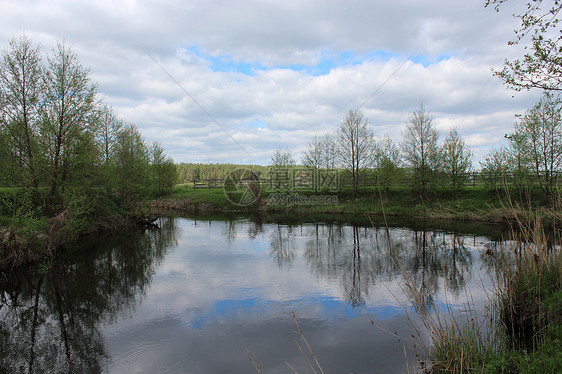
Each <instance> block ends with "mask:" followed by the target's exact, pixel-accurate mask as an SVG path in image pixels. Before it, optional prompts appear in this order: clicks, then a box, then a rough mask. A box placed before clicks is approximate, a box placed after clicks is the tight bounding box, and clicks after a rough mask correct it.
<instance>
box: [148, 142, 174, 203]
mask: <svg viewBox="0 0 562 374" xmlns="http://www.w3.org/2000/svg"><path fill="white" fill-rule="evenodd" d="M150 164H151V165H150V166H151V170H150V171H151V178H152V188H153V191H154V193H156V195H162V194H164V193H169V192H171V191H172V187H173V186H174V183H175V181H176V179H177V172H176V168H175V166H174V162H173V161H172V159H171V158H166V155H165V154H164V148H162V145H161V144H160V143H158V142H153V143H152V146H151V147H150Z"/></svg>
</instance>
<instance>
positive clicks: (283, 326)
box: [0, 217, 498, 373]
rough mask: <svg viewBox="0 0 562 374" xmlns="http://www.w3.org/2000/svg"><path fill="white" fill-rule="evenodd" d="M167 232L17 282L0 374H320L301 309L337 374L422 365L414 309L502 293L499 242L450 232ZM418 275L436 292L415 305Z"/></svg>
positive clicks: (168, 221)
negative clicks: (496, 264) (496, 277)
mask: <svg viewBox="0 0 562 374" xmlns="http://www.w3.org/2000/svg"><path fill="white" fill-rule="evenodd" d="M159 224H160V227H161V228H160V229H158V230H150V231H146V232H131V233H127V234H124V235H119V236H116V235H114V236H106V237H103V238H96V239H95V240H93V239H91V240H89V241H88V242H87V243H84V244H83V245H82V246H81V247H80V248H78V249H76V250H74V251H72V252H71V253H67V254H65V255H64V256H63V257H62V258H60V259H59V260H57V261H55V262H53V263H52V264H45V265H44V266H41V267H40V268H39V270H35V271H20V272H17V273H14V274H11V275H9V276H8V275H4V279H3V280H2V281H1V283H0V289H1V297H2V299H1V306H0V317H1V320H0V321H1V322H0V348H1V351H2V358H0V360H1V364H0V365H1V366H0V369H3V370H4V371H6V372H14V373H19V372H22V373H23V372H26V373H28V372H37V373H39V372H53V373H59V372H70V373H76V372H83V373H102V372H103V373H252V372H257V370H256V369H255V368H254V366H253V364H252V362H251V360H253V361H254V363H255V364H257V365H258V366H259V368H260V369H261V370H262V371H263V372H264V373H292V372H293V371H292V369H291V367H292V368H294V369H295V370H296V371H298V372H299V373H309V372H310V373H311V372H312V370H311V369H310V368H309V366H308V364H307V362H306V360H305V358H304V357H303V355H302V353H301V352H300V350H299V347H298V346H297V344H296V343H295V341H296V342H298V343H299V345H300V346H301V348H303V349H304V350H305V351H306V352H307V353H308V351H307V350H306V346H305V345H304V344H303V342H302V340H301V339H300V336H299V334H298V332H297V327H296V325H295V321H294V319H293V314H294V315H295V316H296V320H297V321H298V323H299V325H300V327H301V329H302V331H303V332H304V334H305V336H306V339H307V341H308V343H309V344H310V346H311V348H312V350H313V351H314V354H315V356H316V358H317V359H318V361H319V363H320V365H321V366H322V368H323V369H324V371H325V372H331V373H347V372H354V373H373V372H379V373H392V372H397V373H398V372H407V368H406V365H407V363H408V361H409V362H410V365H412V364H413V363H415V362H416V358H415V355H414V352H413V351H412V349H413V345H412V344H410V343H409V342H407V339H400V338H399V337H405V338H408V337H410V335H411V326H410V325H409V322H408V321H409V319H408V318H407V316H406V312H409V313H410V314H411V315H413V316H415V315H416V313H418V312H421V313H423V312H424V311H426V310H432V309H435V308H437V309H440V308H441V309H443V308H444V305H445V304H446V303H450V304H451V306H452V309H453V310H457V311H462V310H464V309H465V308H466V305H465V302H466V297H467V294H469V295H470V296H471V299H472V302H473V307H474V308H481V307H482V306H483V305H484V304H485V302H486V300H487V294H486V293H487V292H489V290H490V289H491V288H492V285H493V282H492V281H491V280H490V274H492V273H493V267H492V264H491V261H490V260H489V258H488V257H489V256H487V255H485V251H486V249H488V248H491V247H494V246H496V245H497V244H498V243H497V241H496V240H493V239H491V238H490V236H488V235H486V236H484V235H481V234H478V235H476V234H467V233H463V234H460V233H456V232H454V231H450V230H440V229H422V228H419V227H417V228H413V229H412V228H408V227H391V228H388V229H387V228H386V227H384V226H381V227H378V228H376V227H372V226H360V225H357V224H343V223H295V221H294V219H293V222H292V223H279V222H277V223H276V222H264V220H262V219H227V220H222V219H205V218H204V219H201V218H197V219H196V218H172V217H168V218H163V219H160V221H159ZM405 279H408V281H409V283H410V285H411V287H412V289H414V290H416V292H417V293H418V294H420V295H422V298H421V300H418V302H417V303H415V302H413V301H412V299H411V298H410V297H409V296H410V292H409V291H408V290H409V288H408V287H406V286H405V285H406V282H405ZM413 319H414V320H415V317H414V318H413ZM405 349H406V358H405V353H404V350H405ZM308 356H309V358H311V356H310V354H308ZM289 365H290V367H289ZM410 370H412V369H411V368H410ZM0 371H2V370H0Z"/></svg>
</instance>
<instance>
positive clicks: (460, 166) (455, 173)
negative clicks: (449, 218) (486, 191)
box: [441, 129, 472, 194]
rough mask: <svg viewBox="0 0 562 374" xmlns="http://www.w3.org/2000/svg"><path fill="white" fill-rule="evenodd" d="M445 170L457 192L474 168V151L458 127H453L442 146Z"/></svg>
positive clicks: (451, 185)
mask: <svg viewBox="0 0 562 374" xmlns="http://www.w3.org/2000/svg"><path fill="white" fill-rule="evenodd" d="M441 152H442V165H443V171H444V172H445V175H446V177H447V178H448V180H449V186H450V187H451V188H452V189H453V192H454V193H455V194H457V193H458V192H459V191H460V190H461V189H462V187H463V186H464V183H465V182H466V181H467V180H468V176H469V173H470V171H471V170H472V151H471V150H470V148H469V147H468V146H467V145H466V144H465V143H464V140H463V138H462V137H461V135H460V134H459V132H458V131H457V129H451V131H450V132H449V134H448V135H447V137H446V138H445V140H444V141H443V146H442V147H441Z"/></svg>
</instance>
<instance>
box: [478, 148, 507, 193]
mask: <svg viewBox="0 0 562 374" xmlns="http://www.w3.org/2000/svg"><path fill="white" fill-rule="evenodd" d="M480 167H481V168H482V175H483V177H484V180H485V181H486V183H487V184H488V185H489V186H491V187H493V188H495V189H497V190H499V189H501V188H502V187H505V186H507V184H508V182H509V173H510V160H509V151H508V149H506V147H499V148H495V149H492V150H491V151H490V152H489V153H488V155H487V157H486V158H485V160H484V162H480Z"/></svg>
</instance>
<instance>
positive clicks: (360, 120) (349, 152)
mask: <svg viewBox="0 0 562 374" xmlns="http://www.w3.org/2000/svg"><path fill="white" fill-rule="evenodd" d="M336 144H337V155H338V160H339V162H340V164H341V166H342V167H343V168H344V169H346V170H347V171H348V172H349V173H350V174H351V180H352V186H353V190H354V191H357V188H358V187H359V177H360V173H361V171H362V170H363V169H364V168H365V167H367V166H368V165H369V164H370V163H371V161H372V156H373V149H374V134H373V130H372V129H371V128H370V126H369V123H368V121H367V119H366V118H365V115H364V114H363V112H362V111H361V110H349V113H348V114H347V115H346V116H345V118H344V119H343V120H342V121H341V123H340V127H339V129H338V132H337V135H336Z"/></svg>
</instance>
